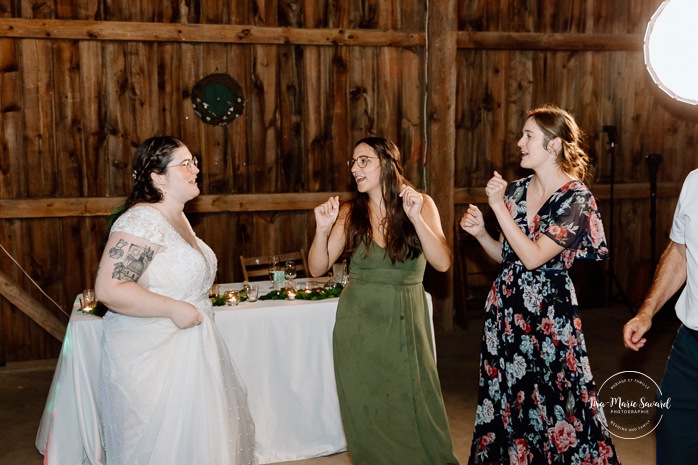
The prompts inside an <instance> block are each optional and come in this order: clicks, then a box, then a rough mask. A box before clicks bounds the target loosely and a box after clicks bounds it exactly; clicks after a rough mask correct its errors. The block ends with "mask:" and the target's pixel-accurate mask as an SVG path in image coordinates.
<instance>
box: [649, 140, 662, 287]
mask: <svg viewBox="0 0 698 465" xmlns="http://www.w3.org/2000/svg"><path fill="white" fill-rule="evenodd" d="M645 161H646V162H647V167H648V168H649V170H650V247H651V254H650V257H651V264H652V268H651V270H652V274H653V275H654V270H655V269H656V268H657V168H659V164H660V163H661V162H662V156H661V155H658V154H652V155H647V156H646V157H645Z"/></svg>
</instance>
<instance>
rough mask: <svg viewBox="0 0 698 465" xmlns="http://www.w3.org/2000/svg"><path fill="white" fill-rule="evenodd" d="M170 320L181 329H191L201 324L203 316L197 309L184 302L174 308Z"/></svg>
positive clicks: (179, 302) (178, 303)
mask: <svg viewBox="0 0 698 465" xmlns="http://www.w3.org/2000/svg"><path fill="white" fill-rule="evenodd" d="M170 319H171V320H172V322H173V323H174V324H175V325H177V327H178V328H179V329H189V328H193V327H194V326H198V325H200V324H201V314H200V313H199V311H198V310H197V309H196V307H195V306H193V305H192V304H190V303H189V302H184V301H182V300H180V301H178V302H177V304H176V305H173V306H172V309H171V312H170Z"/></svg>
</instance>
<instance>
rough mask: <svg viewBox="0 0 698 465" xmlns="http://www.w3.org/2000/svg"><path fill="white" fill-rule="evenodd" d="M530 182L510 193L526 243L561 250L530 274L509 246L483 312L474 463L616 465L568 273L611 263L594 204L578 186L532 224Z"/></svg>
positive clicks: (561, 193)
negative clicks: (551, 244) (543, 240)
mask: <svg viewBox="0 0 698 465" xmlns="http://www.w3.org/2000/svg"><path fill="white" fill-rule="evenodd" d="M530 181H531V177H530V176H529V177H528V178H524V179H520V180H518V181H515V182H513V183H511V184H509V186H508V187H507V190H506V194H505V203H506V205H507V206H508V208H509V211H510V212H511V215H512V217H513V218H514V220H515V221H516V223H517V224H518V225H519V226H520V227H521V229H522V230H523V231H524V232H525V233H526V234H527V235H528V237H529V238H530V239H532V240H534V241H535V240H537V239H538V238H540V237H541V236H542V235H546V236H548V237H549V238H551V239H552V240H554V241H555V242H557V243H558V244H560V245H562V246H564V247H565V250H563V251H562V252H561V253H560V255H558V256H556V257H554V258H553V259H551V260H550V261H549V262H548V263H546V264H545V265H543V266H541V267H540V268H537V269H535V270H527V269H526V268H525V267H524V266H523V264H522V263H521V261H520V260H519V259H518V257H517V256H516V253H514V251H513V250H512V248H511V247H510V245H509V243H508V242H507V240H506V238H505V239H504V243H503V248H502V258H503V260H502V264H501V267H500V271H499V276H498V277H497V279H495V281H494V283H493V284H492V289H491V290H490V293H489V296H488V297H487V303H486V304H485V311H486V315H485V328H484V335H483V340H482V350H481V354H480V385H479V392H478V406H477V414H476V418H475V430H474V433H473V443H472V447H471V453H470V461H469V463H470V464H498V465H501V464H507V465H512V464H517V465H519V464H535V465H539V464H565V465H567V464H572V465H578V464H579V465H587V464H588V465H601V464H617V463H619V461H618V457H617V456H616V451H615V448H614V447H613V443H612V441H611V436H610V433H609V432H608V430H607V428H606V427H605V425H606V424H607V423H606V419H605V417H604V415H603V412H602V411H601V410H600V408H599V406H598V404H597V402H596V387H595V385H594V381H593V379H592V376H591V370H590V368H589V359H588V357H587V350H586V346H585V343H584V335H583V334H582V323H581V320H580V318H579V311H578V305H577V296H576V294H575V291H574V286H573V285H572V281H571V280H570V277H569V274H568V271H567V270H568V269H569V268H570V267H571V266H572V263H573V262H574V260H575V258H584V259H595V260H600V259H603V258H607V257H608V249H607V247H606V240H605V237H604V232H603V225H602V224H601V217H600V215H599V212H598V210H597V207H596V200H595V199H594V197H593V196H592V194H591V192H590V191H589V189H588V188H587V187H586V186H585V185H584V184H583V183H582V182H580V181H570V182H569V183H567V184H566V185H564V186H563V187H561V188H560V189H559V190H558V191H556V192H555V193H554V194H553V195H552V196H551V197H550V199H548V201H547V202H546V203H545V204H544V205H543V206H542V207H541V209H540V210H539V211H538V214H537V215H536V216H535V218H534V219H533V222H532V224H528V220H527V218H526V191H527V189H528V185H529V183H530Z"/></svg>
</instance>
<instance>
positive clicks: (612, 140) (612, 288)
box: [601, 126, 635, 315]
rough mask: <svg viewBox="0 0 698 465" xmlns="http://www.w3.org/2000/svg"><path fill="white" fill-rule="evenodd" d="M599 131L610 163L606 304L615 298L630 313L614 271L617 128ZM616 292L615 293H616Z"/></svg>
mask: <svg viewBox="0 0 698 465" xmlns="http://www.w3.org/2000/svg"><path fill="white" fill-rule="evenodd" d="M601 132H603V133H605V134H606V137H607V144H608V156H609V161H610V165H611V172H610V180H609V190H610V192H609V205H610V207H609V218H608V223H606V225H607V227H606V228H605V230H606V240H607V241H608V253H609V260H608V277H607V278H608V285H607V287H608V298H607V301H608V305H612V304H613V302H616V301H617V299H620V301H621V302H622V303H623V304H625V306H626V307H628V310H630V313H631V314H633V315H634V314H635V309H634V308H633V306H632V305H631V304H630V301H629V300H628V297H627V295H626V294H625V291H623V287H622V286H621V285H620V282H619V281H618V276H616V271H615V266H614V264H615V243H614V239H615V238H614V233H615V226H616V225H615V218H614V215H615V184H616V160H615V158H616V156H615V155H616V144H617V143H618V130H617V129H616V127H615V126H602V127H601ZM616 292H617V294H616Z"/></svg>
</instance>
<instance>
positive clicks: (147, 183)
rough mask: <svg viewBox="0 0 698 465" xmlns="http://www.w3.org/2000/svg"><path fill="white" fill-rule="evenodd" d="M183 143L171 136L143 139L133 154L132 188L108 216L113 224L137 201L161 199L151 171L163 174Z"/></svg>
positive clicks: (161, 196)
mask: <svg viewBox="0 0 698 465" xmlns="http://www.w3.org/2000/svg"><path fill="white" fill-rule="evenodd" d="M183 146H184V144H183V143H182V142H181V141H180V140H179V139H175V138H174V137H172V136H158V137H151V138H149V139H146V140H144V141H143V142H142V143H141V145H139V146H138V148H137V149H136V153H135V155H134V156H133V162H132V166H133V179H134V184H133V190H132V191H131V195H129V196H128V198H127V199H126V201H125V202H124V203H123V205H121V206H119V207H118V208H117V209H116V210H115V211H114V212H113V213H112V214H111V215H110V216H109V222H110V224H113V223H114V221H116V219H117V218H118V217H120V216H121V215H122V214H123V213H124V212H126V210H128V209H129V208H131V207H132V206H134V205H135V204H137V203H159V202H162V200H163V198H164V197H163V195H162V191H161V190H160V189H159V188H158V187H157V186H156V185H155V183H153V179H152V177H151V176H150V175H151V173H156V174H165V172H166V171H167V165H169V164H170V162H171V161H172V157H173V153H174V151H175V150H176V149H178V148H179V147H183Z"/></svg>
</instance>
